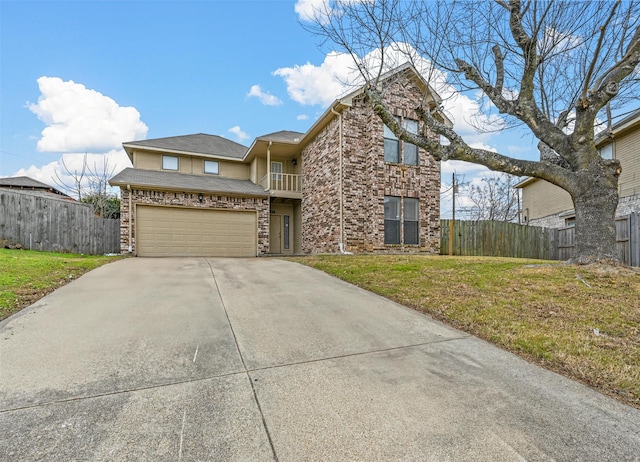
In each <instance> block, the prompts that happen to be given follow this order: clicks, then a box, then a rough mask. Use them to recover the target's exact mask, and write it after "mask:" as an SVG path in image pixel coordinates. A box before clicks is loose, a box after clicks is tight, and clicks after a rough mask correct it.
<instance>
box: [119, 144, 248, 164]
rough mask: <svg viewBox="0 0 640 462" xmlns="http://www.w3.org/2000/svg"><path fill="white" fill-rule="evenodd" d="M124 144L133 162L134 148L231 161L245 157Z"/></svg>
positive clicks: (239, 160)
mask: <svg viewBox="0 0 640 462" xmlns="http://www.w3.org/2000/svg"><path fill="white" fill-rule="evenodd" d="M122 146H123V147H124V150H125V152H126V153H127V155H128V156H129V159H130V160H131V162H133V150H134V149H136V150H138V151H152V152H163V153H168V154H178V155H185V156H193V157H206V158H207V159H220V160H229V161H235V162H242V161H243V160H244V157H243V158H238V157H227V156H223V155H219V154H207V153H204V152H194V151H183V150H179V149H169V148H160V147H154V146H143V145H139V144H128V143H123V144H122ZM129 149H131V152H129ZM245 156H246V153H245Z"/></svg>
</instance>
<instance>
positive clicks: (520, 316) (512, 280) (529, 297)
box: [293, 255, 640, 408]
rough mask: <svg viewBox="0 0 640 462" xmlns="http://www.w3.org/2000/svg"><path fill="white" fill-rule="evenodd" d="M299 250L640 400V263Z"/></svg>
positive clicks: (342, 273) (368, 285) (535, 358)
mask: <svg viewBox="0 0 640 462" xmlns="http://www.w3.org/2000/svg"><path fill="white" fill-rule="evenodd" d="M293 260H295V261H298V262H300V263H303V264H305V265H308V266H312V267H314V268H317V269H320V270H322V271H325V272H327V273H330V274H333V275H334V276H337V277H339V278H341V279H343V280H345V281H348V282H351V283H353V284H355V285H357V286H360V287H362V288H365V289H367V290H370V291H372V292H375V293H377V294H380V295H382V296H384V297H387V298H390V299H392V300H395V301H396V302H398V303H401V304H403V305H406V306H410V307H412V308H414V309H416V310H419V311H422V312H424V313H427V314H429V315H430V316H433V317H434V318H437V319H440V320H442V321H444V322H446V323H447V324H450V325H452V326H454V327H457V328H459V329H461V330H464V331H466V332H469V333H471V334H473V335H476V336H478V337H481V338H484V339H486V340H488V341H490V342H492V343H494V344H496V345H498V346H500V347H502V348H505V349H507V350H509V351H512V352H514V353H515V354H518V355H520V356H522V357H524V358H526V359H528V360H529V361H532V362H535V363H537V364H540V365H542V366H544V367H546V368H549V369H551V370H554V371H557V372H559V373H561V374H564V375H566V376H569V377H572V378H574V379H577V380H579V381H581V382H583V383H586V384H588V385H589V386H592V387H594V388H596V389H598V390H600V391H601V392H603V393H606V394H608V395H610V396H613V397H615V398H617V399H619V400H621V401H623V402H625V403H627V404H630V405H633V406H635V407H638V408H640V271H638V270H637V269H631V268H623V267H608V266H571V265H566V264H560V263H557V262H543V261H535V260H522V259H510V258H490V257H447V256H404V255H402V256H400V255H385V256H373V255H367V256H314V257H301V258H294V259H293Z"/></svg>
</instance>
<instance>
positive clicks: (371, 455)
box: [0, 258, 640, 462]
mask: <svg viewBox="0 0 640 462" xmlns="http://www.w3.org/2000/svg"><path fill="white" fill-rule="evenodd" d="M0 459H2V460H8V461H13V460H16V461H37V460H47V461H50V460H55V461H69V460H91V461H93V460H96V461H125V460H126V461H142V460H144V461H197V460H199V461H226V460H238V461H281V462H285V461H347V460H348V461H387V460H389V461H396V460H404V461H439V462H442V461H484V460H486V461H518V460H522V461H524V460H527V461H548V460H557V461H617V462H619V461H639V460H640V411H638V410H636V409H633V408H631V407H628V406H624V405H622V404H619V403H618V402H616V401H614V400H612V399H609V398H607V397H604V396H602V395H600V394H598V393H596V392H594V391H592V390H590V389H588V388H586V387H584V386H582V385H580V384H578V383H575V382H573V381H570V380H567V379H565V378H563V377H561V376H559V375H556V374H553V373H551V372H548V371H546V370H543V369H540V368H538V367H535V366H532V365H530V364H528V363H526V362H525V361H522V360H520V359H518V358H516V357H514V356H513V355H511V354H509V353H506V352H504V351H502V350H499V349H497V348H494V347H492V346H491V345H489V344H487V343H485V342H483V341H480V340H478V339H476V338H474V337H470V336H468V335H467V334H464V333H462V332H459V331H456V330H454V329H451V328H448V327H446V326H444V325H442V324H439V323H437V322H434V321H433V320H431V319H429V318H428V317H426V316H423V315H421V314H419V313H416V312H414V311H412V310H410V309H408V308H405V307H402V306H400V305H397V304H395V303H392V302H389V301H387V300H385V299H383V298H380V297H378V296H376V295H372V294H370V293H368V292H365V291H363V290H360V289H358V288H355V287H353V286H351V285H349V284H346V283H343V282H341V281H339V280H337V279H334V278H332V277H330V276H327V275H325V274H323V273H321V272H318V271H315V270H312V269H309V268H306V267H303V266H299V265H296V264H294V263H290V262H285V261H280V260H275V259H215V258H208V259H205V258H183V259H143V258H132V259H127V260H124V261H119V262H117V263H113V264H110V265H107V266H104V267H101V268H99V269H97V270H95V271H92V272H91V273H89V274H86V275H84V276H83V277H81V278H80V279H78V280H77V281H75V282H73V283H72V284H70V285H68V286H66V287H63V288H61V289H59V290H57V291H56V292H54V293H53V294H51V295H49V296H47V297H45V298H44V299H42V300H41V301H39V302H38V303H36V304H34V305H33V306H31V307H29V308H28V309H25V310H23V312H21V313H20V314H18V315H16V316H14V317H12V318H9V319H7V320H5V321H4V322H2V323H0Z"/></svg>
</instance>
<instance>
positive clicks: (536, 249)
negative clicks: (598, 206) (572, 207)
mask: <svg viewBox="0 0 640 462" xmlns="http://www.w3.org/2000/svg"><path fill="white" fill-rule="evenodd" d="M450 223H451V220H440V253H441V254H444V255H447V254H449V232H450V231H449V226H450ZM575 238H576V236H575V228H574V227H566V228H558V229H551V228H542V227H538V226H527V225H518V224H515V223H507V222H499V221H460V220H456V221H455V223H454V233H453V254H454V255H469V256H473V255H481V256H494V257H519V258H539V259H544V260H568V259H569V258H571V256H572V255H573V248H574V246H575ZM616 246H617V249H618V254H619V256H620V259H621V260H622V261H623V262H624V263H625V264H627V265H630V266H640V216H639V215H638V214H637V213H635V212H634V213H632V214H630V215H627V216H626V217H620V218H617V219H616Z"/></svg>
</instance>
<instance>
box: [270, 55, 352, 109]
mask: <svg viewBox="0 0 640 462" xmlns="http://www.w3.org/2000/svg"><path fill="white" fill-rule="evenodd" d="M273 74H274V75H277V76H279V77H282V78H283V79H284V81H285V82H286V84H287V92H288V94H289V97H290V98H291V99H292V100H294V101H295V102H297V103H300V104H302V105H316V104H319V105H322V106H328V105H329V104H331V103H332V102H333V101H334V100H335V99H336V98H337V97H338V96H340V95H343V94H344V93H346V92H347V91H348V90H349V89H351V88H352V83H353V82H354V81H356V79H357V78H358V77H359V76H358V75H357V73H355V72H354V63H353V60H352V58H351V56H350V55H348V54H345V53H338V52H336V51H333V52H331V53H329V54H328V55H327V56H326V57H325V59H324V62H323V63H322V64H321V65H320V66H315V65H313V64H311V63H306V64H302V65H299V64H296V65H295V66H293V67H282V68H280V69H277V70H276V71H275V72H274V73H273Z"/></svg>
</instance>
